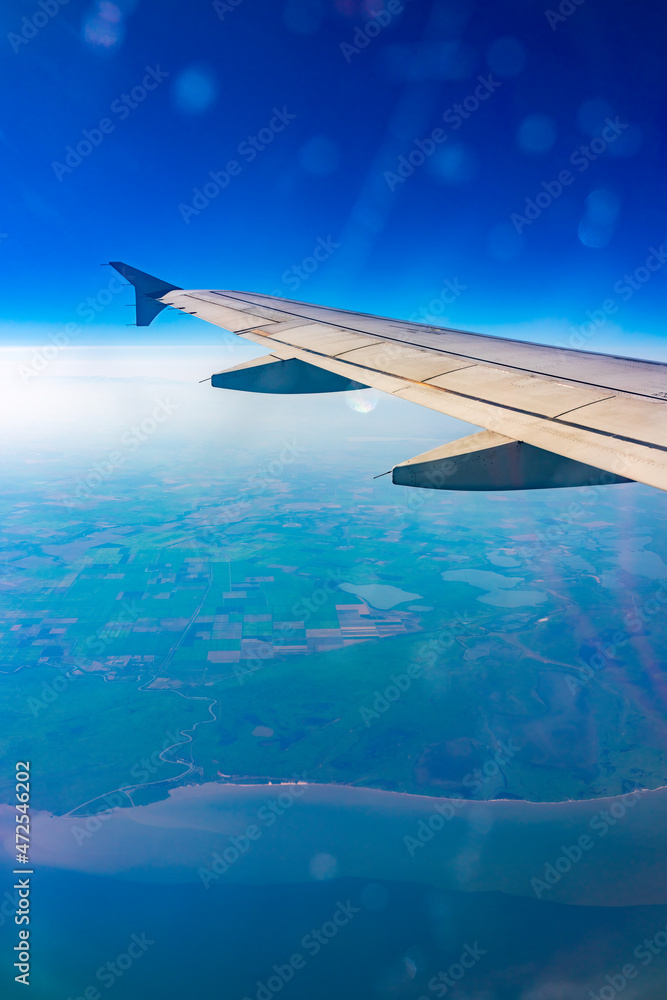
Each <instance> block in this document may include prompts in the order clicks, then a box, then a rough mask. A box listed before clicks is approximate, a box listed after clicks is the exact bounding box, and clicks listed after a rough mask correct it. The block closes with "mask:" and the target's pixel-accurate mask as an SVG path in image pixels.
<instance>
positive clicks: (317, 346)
mask: <svg viewBox="0 0 667 1000" xmlns="http://www.w3.org/2000/svg"><path fill="white" fill-rule="evenodd" d="M112 266H113V267H115V268H116V269H117V270H118V271H120V273H121V274H123V275H124V276H125V277H126V278H127V280H128V281H130V282H131V283H132V284H133V285H135V288H136V293H137V322H138V323H139V322H140V318H141V325H148V323H149V322H150V321H151V319H152V318H153V317H154V315H157V312H159V311H160V310H161V309H163V308H165V307H167V306H171V307H172V308H174V309H179V310H181V311H182V312H187V313H190V314H193V313H194V314H195V315H197V316H198V317H199V318H200V319H203V320H205V321H206V322H209V323H212V324H214V325H215V326H219V327H221V328H223V329H225V330H229V331H231V332H232V333H235V334H237V335H238V336H240V337H243V338H244V339H245V340H249V341H252V342H253V343H256V344H258V345H260V346H262V347H264V348H265V349H266V351H267V355H266V357H264V358H260V359H257V360H255V361H252V362H249V363H247V364H245V365H237V366H235V367H234V368H233V369H229V370H228V371H227V372H220V373H217V374H216V375H213V376H212V377H211V384H212V385H214V386H217V387H222V388H234V389H241V390H243V391H250V392H274V393H301V392H335V391H341V390H343V389H353V388H364V387H367V386H371V387H373V388H376V389H379V390H381V391H383V392H387V393H390V394H392V395H394V396H397V397H399V398H402V399H407V400H409V401H410V402H415V403H419V404H420V405H422V406H426V407H428V408H429V409H432V410H437V411H439V412H441V413H445V414H448V415H449V416H453V417H458V418H460V419H461V420H465V421H467V422H469V423H471V424H475V425H477V426H478V427H482V428H484V430H483V432H482V433H480V434H477V435H472V436H471V437H468V438H464V439H462V440H461V441H459V442H452V443H451V444H449V445H444V446H442V447H441V448H437V449H435V450H434V451H433V452H429V453H427V454H426V455H420V456H416V458H414V459H410V460H408V461H407V462H403V463H401V464H399V465H397V466H395V468H394V469H393V470H392V473H393V475H392V478H393V481H394V482H395V483H398V484H400V485H405V486H417V487H421V488H427V489H472V490H493V489H502V490H508V489H541V488H548V487H557V486H580V485H589V484H590V485H599V484H604V483H616V482H628V481H632V480H636V481H638V482H642V483H646V484H647V485H649V486H655V487H657V488H658V489H662V490H665V489H667V427H666V422H665V417H666V416H667V365H665V364H662V363H659V362H650V361H641V360H635V359H632V358H623V357H616V356H609V355H602V354H594V353H592V352H587V351H578V350H572V349H567V348H557V347H548V346H543V345H539V344H531V343H526V342H521V341H514V340H507V339H505V338H500V337H493V336H485V335H482V334H474V333H467V332H465V331H461V330H451V329H446V328H442V329H440V328H434V327H429V326H425V325H422V324H415V323H410V322H408V321H402V320H394V319H387V318H384V317H380V316H371V315H368V314H364V313H354V312H348V311H346V310H342V309H329V308H326V307H324V306H315V305H310V304H308V303H303V302H295V301H292V300H289V299H282V298H277V297H274V296H270V295H258V294H253V293H247V292H236V291H217V290H211V289H180V288H178V287H177V286H174V285H170V284H168V283H167V282H161V281H160V279H157V278H153V277H152V276H151V275H147V274H145V273H144V272H141V271H136V270H135V269H134V268H131V267H129V266H128V265H126V264H121V263H120V262H116V263H114V264H112ZM151 313H152V315H150V314H151ZM278 362H282V364H279V363H278Z"/></svg>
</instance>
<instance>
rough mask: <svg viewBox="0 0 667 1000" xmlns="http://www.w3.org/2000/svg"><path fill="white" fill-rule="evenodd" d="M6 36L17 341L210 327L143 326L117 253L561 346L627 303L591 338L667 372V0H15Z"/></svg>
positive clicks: (188, 334) (7, 13)
mask: <svg viewBox="0 0 667 1000" xmlns="http://www.w3.org/2000/svg"><path fill="white" fill-rule="evenodd" d="M371 9H372V11H373V12H374V14H371V12H370V11H371ZM559 10H560V11H564V13H563V12H561V13H559ZM0 19H1V21H2V32H0V35H1V37H2V39H3V44H4V45H5V54H4V58H3V60H2V67H1V69H0V72H1V73H2V78H3V79H2V83H3V89H4V92H5V94H11V95H12V97H11V100H10V101H8V102H7V103H6V106H5V110H4V112H3V121H2V131H1V133H0V137H1V138H2V145H3V156H2V157H1V159H0V171H1V172H2V191H3V207H2V216H1V218H0V231H2V233H3V234H5V235H4V237H3V239H2V240H1V241H0V253H2V255H3V276H4V279H5V280H4V283H3V284H4V294H3V316H2V323H1V325H0V336H1V338H2V341H1V342H2V343H3V344H5V345H10V344H18V343H22V344H25V343H40V342H41V341H42V340H43V339H44V336H45V333H44V331H47V330H51V331H53V330H57V329H59V328H60V327H62V326H64V325H65V324H68V323H72V322H74V323H77V324H78V325H79V326H80V327H81V332H80V334H79V343H122V342H128V341H129V342H133V341H134V342H136V340H137V338H138V337H140V338H141V342H142V343H145V344H149V345H150V344H156V345H157V344H160V343H163V342H172V343H188V342H191V343H209V342H212V340H213V339H215V338H219V332H218V331H215V330H213V329H208V330H207V329H205V328H204V327H203V325H202V324H200V323H198V322H197V321H195V320H190V321H188V320H187V319H186V318H185V317H182V316H178V315H173V314H169V313H164V314H162V316H161V317H160V318H159V319H158V320H157V321H156V322H155V324H154V325H153V326H152V327H151V328H150V330H149V331H145V330H143V331H141V332H140V333H139V332H138V331H136V330H134V329H132V328H126V327H125V325H124V324H125V323H128V322H130V321H131V318H132V312H131V310H130V309H127V308H125V305H124V303H125V302H129V301H131V297H130V295H129V290H128V289H124V290H123V291H122V292H117V290H116V287H115V286H113V288H112V291H111V292H109V291H108V288H107V286H108V282H109V281H110V280H111V279H112V277H113V272H112V271H111V270H110V269H102V268H101V267H100V263H101V262H102V261H106V260H109V259H112V260H126V261H128V262H130V263H132V264H133V265H135V266H137V267H139V268H141V269H143V270H147V271H149V272H151V273H154V274H157V275H159V276H160V277H163V278H165V279H166V280H168V281H172V282H174V283H175V284H177V285H181V286H183V287H195V288H197V287H214V288H238V289H246V290H249V291H260V292H268V293H271V292H274V293H278V292H279V293H281V294H283V295H285V296H286V297H293V298H297V299H304V300H307V301H314V302H323V303H326V304H331V305H338V306H341V307H345V308H352V309H359V310H363V311H368V312H374V313H379V314H384V315H393V316H404V317H408V316H412V317H414V318H420V317H421V318H424V319H426V320H428V321H429V322H434V321H438V320H439V321H440V322H442V323H443V324H447V323H449V324H451V325H453V326H458V327H461V328H464V329H465V328H467V329H472V330H490V329H496V328H497V329H499V330H500V331H501V332H505V333H506V334H507V335H511V336H522V337H526V338H530V337H531V336H532V337H535V338H536V339H545V340H548V341H551V342H554V343H556V342H560V343H568V339H569V338H570V337H571V336H573V331H572V329H570V327H572V328H573V329H574V332H575V333H576V331H577V330H578V329H579V328H580V327H581V324H583V323H586V322H590V317H589V316H588V315H587V312H590V313H592V314H593V317H595V316H596V315H599V312H598V311H599V310H600V309H601V307H602V304H603V303H605V302H607V303H609V302H613V303H614V304H615V305H616V306H617V308H616V309H614V310H613V312H611V311H610V312H609V314H607V313H605V312H603V319H604V323H603V324H602V326H601V327H600V329H599V330H598V329H597V328H596V329H595V337H591V338H588V339H586V344H585V346H587V347H590V349H593V350H601V351H605V350H616V351H621V352H622V353H626V354H641V353H646V354H651V355H652V356H663V355H662V353H661V352H662V338H663V337H664V336H665V333H664V301H665V277H666V275H667V267H663V261H661V260H660V248H661V246H662V244H663V241H665V240H666V238H667V221H666V208H667V198H666V194H665V184H664V162H665V148H664V145H665V139H664V135H663V131H664V130H663V128H662V123H664V121H665V120H666V119H667V116H666V109H665V90H666V84H667V67H666V65H665V62H664V56H663V54H664V46H665V27H666V26H667V11H665V10H663V8H662V6H661V5H657V4H652V5H637V4H632V3H629V2H627V0H626V2H621V0H605V3H604V5H603V4H601V3H599V2H598V0H584V2H583V3H580V4H576V3H574V2H569V0H565V2H563V3H561V4H560V8H559V5H558V4H553V6H552V7H551V8H549V6H548V5H546V2H545V0H539V2H538V0H494V2H477V3H475V2H474V0H432V2H430V0H429V2H426V0H424V2H418V0H407V2H406V3H404V4H402V3H401V2H400V0H373V2H372V3H371V2H367V3H364V2H361V0H230V2H225V0H218V2H217V3H208V2H200V3H195V4H189V3H185V2H180V3H173V2H165V0H162V2H160V3H158V2H157V0H115V2H110V0H99V2H98V0H95V2H93V3H91V2H89V0H85V2H81V0H69V2H68V3H67V4H65V5H63V6H61V5H60V4H59V3H58V0H42V2H41V5H40V3H39V2H38V0H35V2H34V3H33V2H32V0H20V2H19V0H8V2H6V3H5V4H4V5H3V9H2V13H0ZM68 147H69V149H68ZM232 164H235V166H234V165H232ZM212 175H213V176H212ZM214 177H217V180H215V179H214ZM559 178H560V179H559ZM206 185H208V187H206ZM197 191H199V192H201V194H199V195H197ZM205 192H208V194H209V195H211V197H210V198H207V195H206V193H205ZM531 204H532V207H531ZM531 215H532V218H529V216H531ZM318 248H319V249H318ZM315 250H317V251H318V252H317V254H316V256H314V251H315ZM652 250H656V251H658V255H657V256H655V255H654V256H651V255H652ZM316 257H319V258H321V259H320V260H317V265H316V267H315V268H314V269H312V268H313V265H312V263H311V261H313V260H315V259H316ZM649 258H650V266H649V267H647V266H646V261H647V259H649ZM656 262H658V266H656ZM637 269H639V270H637ZM626 276H627V277H626ZM90 298H92V300H93V303H92V307H93V311H94V318H91V316H92V314H91V313H90V308H91V305H90V304H89V305H88V307H86V306H85V303H86V300H88V299H90Z"/></svg>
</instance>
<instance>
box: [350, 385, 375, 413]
mask: <svg viewBox="0 0 667 1000" xmlns="http://www.w3.org/2000/svg"><path fill="white" fill-rule="evenodd" d="M379 398H380V394H379V393H378V392H376V391H375V389H353V390H351V391H350V392H346V393H345V402H346V403H347V405H348V406H349V407H350V409H351V410H354V411H355V413H371V412H372V411H373V410H374V409H375V407H376V406H377V404H378V400H379Z"/></svg>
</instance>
